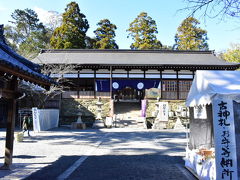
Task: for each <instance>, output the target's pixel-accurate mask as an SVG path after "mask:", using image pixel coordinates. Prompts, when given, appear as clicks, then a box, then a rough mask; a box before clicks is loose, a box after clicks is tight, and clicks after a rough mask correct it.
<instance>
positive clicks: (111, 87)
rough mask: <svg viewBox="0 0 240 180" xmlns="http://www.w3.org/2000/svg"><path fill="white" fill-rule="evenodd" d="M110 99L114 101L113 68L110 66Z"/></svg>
mask: <svg viewBox="0 0 240 180" xmlns="http://www.w3.org/2000/svg"><path fill="white" fill-rule="evenodd" d="M110 99H112V66H110Z"/></svg>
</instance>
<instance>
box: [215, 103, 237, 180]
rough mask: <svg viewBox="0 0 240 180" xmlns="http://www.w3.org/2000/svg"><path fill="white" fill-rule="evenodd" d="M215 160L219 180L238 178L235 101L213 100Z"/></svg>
mask: <svg viewBox="0 0 240 180" xmlns="http://www.w3.org/2000/svg"><path fill="white" fill-rule="evenodd" d="M213 123H214V138H215V159H216V160H215V161H216V179H217V180H222V179H224V180H225V179H226V180H235V179H238V174H237V173H238V172H237V155H236V139H235V124H234V114H233V101H232V100H231V99H214V100H213Z"/></svg>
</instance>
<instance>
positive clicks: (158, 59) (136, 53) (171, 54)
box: [34, 49, 239, 69]
mask: <svg viewBox="0 0 240 180" xmlns="http://www.w3.org/2000/svg"><path fill="white" fill-rule="evenodd" d="M34 62H36V63H40V64H79V65H100V66H101V65H102V66H104V65H112V66H158V67H160V66H169V67H170V66H173V67H176V66H195V67H196V66H213V67H216V66H222V67H229V68H230V69H231V68H232V69H237V68H238V67H239V64H236V63H229V62H226V61H224V60H221V59H219V58H217V57H216V56H215V55H214V53H213V51H176V50H96V49H88V50H86V49H70V50H69V49H68V50H42V52H41V53H40V54H39V55H38V56H37V57H36V58H35V59H34Z"/></svg>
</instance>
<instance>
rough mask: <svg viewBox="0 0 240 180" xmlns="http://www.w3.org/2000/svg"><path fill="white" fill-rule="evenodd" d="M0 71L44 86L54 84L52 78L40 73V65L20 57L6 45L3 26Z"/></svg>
mask: <svg viewBox="0 0 240 180" xmlns="http://www.w3.org/2000/svg"><path fill="white" fill-rule="evenodd" d="M0 71H2V72H4V73H7V74H10V75H15V76H17V77H19V78H20V79H24V80H26V81H30V82H32V83H36V84H41V85H44V86H48V85H50V83H51V82H52V80H51V78H49V77H48V76H46V75H43V74H41V73H40V66H39V65H38V64H35V63H33V62H31V61H29V60H27V59H26V58H24V57H22V56H20V55H19V54H17V53H16V52H15V51H13V50H12V49H11V48H10V47H9V46H8V45H7V44H6V42H5V39H4V36H3V25H0Z"/></svg>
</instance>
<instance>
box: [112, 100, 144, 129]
mask: <svg viewBox="0 0 240 180" xmlns="http://www.w3.org/2000/svg"><path fill="white" fill-rule="evenodd" d="M114 114H116V120H117V124H119V126H120V127H128V128H130V127H133V128H138V127H141V128H143V127H144V125H143V123H142V121H141V120H140V117H141V104H140V102H138V101H135V102H134V101H125V102H115V103H114ZM139 120H140V122H141V123H140V122H139Z"/></svg>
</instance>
